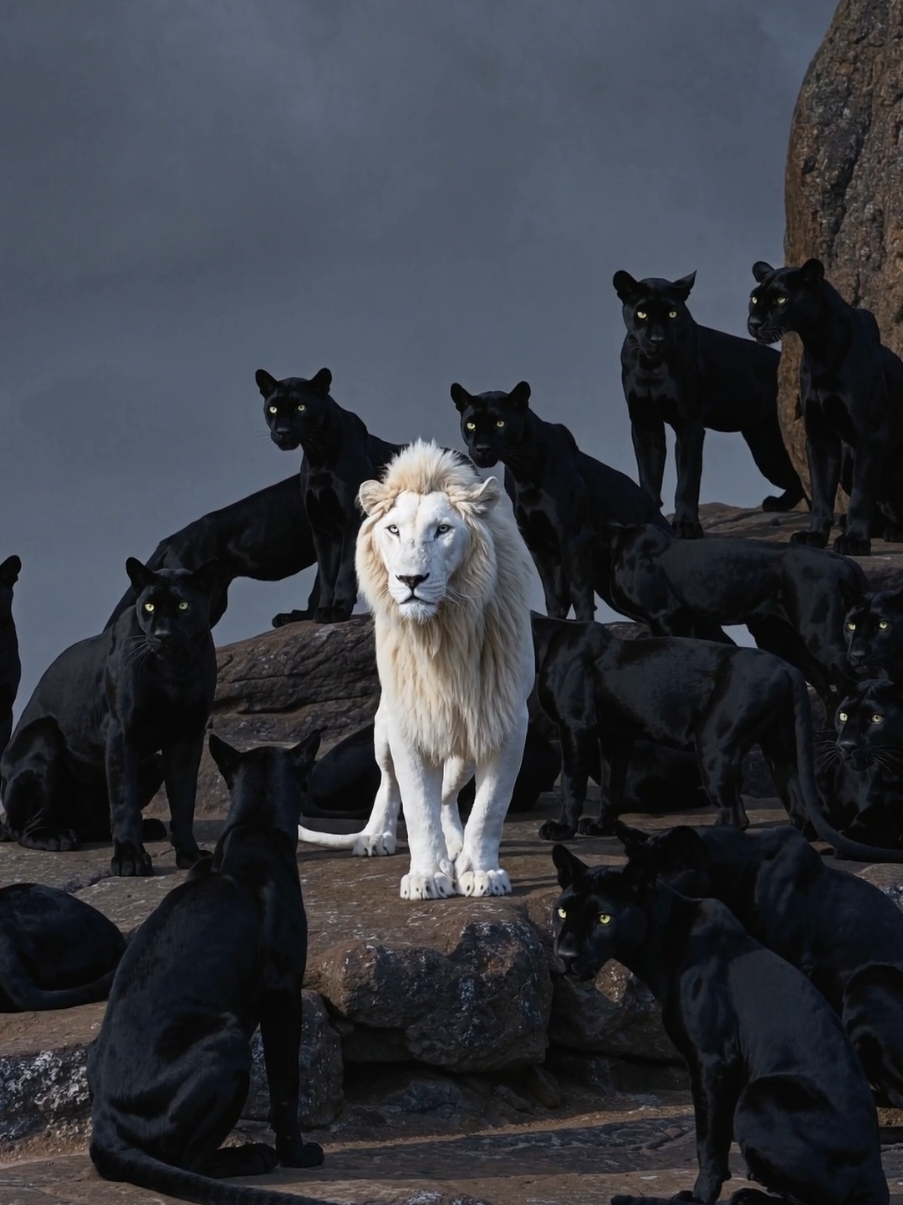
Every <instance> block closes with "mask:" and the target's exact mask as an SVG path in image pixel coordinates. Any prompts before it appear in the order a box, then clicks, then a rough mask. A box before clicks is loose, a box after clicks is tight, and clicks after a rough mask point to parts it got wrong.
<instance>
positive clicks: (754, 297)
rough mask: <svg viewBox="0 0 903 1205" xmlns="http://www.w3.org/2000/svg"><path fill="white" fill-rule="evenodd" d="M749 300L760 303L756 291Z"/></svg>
mask: <svg viewBox="0 0 903 1205" xmlns="http://www.w3.org/2000/svg"><path fill="white" fill-rule="evenodd" d="M749 300H750V301H751V302H752V304H753V305H758V304H759V299H758V297H757V296H756V295H755V293H753V295H752V296H751V297H750V299H749Z"/></svg>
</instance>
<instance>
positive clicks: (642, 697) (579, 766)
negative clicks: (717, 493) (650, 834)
mask: <svg viewBox="0 0 903 1205" xmlns="http://www.w3.org/2000/svg"><path fill="white" fill-rule="evenodd" d="M533 639H534V644H535V648H536V663H537V672H538V674H539V683H538V692H539V702H540V704H541V706H542V708H543V711H545V713H546V714H547V715H548V716H549V717H550V719H552V720H553V721H554V722H555V723H556V724H557V725H558V733H559V737H560V740H561V795H562V800H561V813H560V815H559V817H558V819H557V820H547V821H546V822H545V824H543V825H542V827H541V828H540V830H539V835H540V837H542V838H543V839H544V840H546V841H557V840H562V839H563V840H567V839H568V838H570V837H573V836H574V835H575V834H576V833H577V832H578V831H579V832H582V833H586V834H594V835H604V834H608V833H610V832H611V831H612V824H613V822H614V820H615V818H616V817H617V815H618V813H619V812H620V811H622V810H623V803H622V795H623V785H622V784H623V782H624V778H625V775H626V772H627V765H628V761H629V758H630V752H631V745H632V742H633V740H634V739H635V738H636V737H639V736H643V737H646V738H647V739H649V738H651V739H653V740H656V741H662V742H664V743H666V744H670V745H673V746H674V747H676V748H678V749H680V748H684V747H686V746H687V745H689V744H691V743H692V745H693V746H694V747H695V750H696V756H697V759H698V762H699V773H700V777H701V779H702V785H703V788H704V789H705V791H706V794H707V795H708V797H709V799H711V801H712V803H713V804H714V805H715V807H716V808H717V809H718V823H719V824H733V825H736V827H738V828H746V827H747V825H748V824H749V820H748V818H747V815H746V811H745V809H744V807H743V801H742V799H741V796H740V786H741V763H742V759H743V756H744V754H745V753H746V752H747V750H748V749H749V748H750V747H751V746H752V745H753V744H758V745H759V746H760V748H761V750H762V753H763V755H764V757H765V760H766V762H767V763H768V766H769V769H770V770H771V775H772V778H773V780H774V784H775V788H776V790H777V793H778V795H779V796H780V799H781V802H782V803H783V805H784V807H785V808H786V809H787V812H788V814H789V816H790V819H791V822H792V823H793V824H794V825H795V826H796V827H797V828H799V829H802V830H808V829H809V828H810V826H813V827H814V830H815V832H817V833H818V835H819V836H820V837H821V838H822V840H824V841H827V842H828V843H829V844H830V845H832V846H833V848H834V849H835V850H839V851H840V852H841V853H843V854H844V855H845V856H846V857H850V858H855V859H865V860H868V861H875V862H898V861H903V853H894V852H892V851H890V850H884V849H876V848H873V847H872V846H868V845H864V844H862V843H860V842H857V841H855V840H853V839H851V838H849V837H845V836H841V834H840V833H838V832H837V831H836V830H835V829H834V828H833V827H832V825H831V823H830V821H829V819H828V817H827V815H826V814H825V812H824V808H823V804H822V801H821V799H820V797H819V795H818V791H817V789H816V785H815V768H814V764H813V756H812V744H813V738H812V712H811V707H810V704H809V695H808V693H807V690H806V682H805V679H804V678H803V676H802V674H801V673H800V672H799V671H798V670H795V669H794V668H793V667H792V666H790V665H788V664H787V663H786V662H785V661H782V660H781V659H780V658H779V657H775V656H774V655H773V654H772V653H766V652H764V651H762V650H761V649H750V648H737V646H736V645H729V644H718V643H716V642H715V641H712V640H689V639H686V638H681V637H677V638H670V639H650V640H618V639H616V637H614V636H613V635H612V634H611V633H610V632H608V631H607V630H606V629H605V628H604V627H603V626H602V624H598V623H578V622H576V621H574V620H561V619H537V618H534V620H533ZM600 733H601V734H604V738H605V739H604V742H603V741H602V740H600ZM597 750H598V751H599V752H600V753H601V756H602V758H603V760H606V761H607V762H608V764H609V766H610V771H611V778H610V783H609V788H608V792H607V798H603V802H602V811H601V814H600V817H599V820H597V821H596V820H591V819H590V818H589V817H585V818H584V819H583V820H580V813H581V811H582V809H583V804H584V801H585V799H586V782H587V776H588V774H589V771H590V767H591V765H592V763H593V759H594V757H596V756H597V755H598V754H597Z"/></svg>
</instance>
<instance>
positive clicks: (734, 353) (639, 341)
mask: <svg viewBox="0 0 903 1205" xmlns="http://www.w3.org/2000/svg"><path fill="white" fill-rule="evenodd" d="M695 280H696V273H695V272H691V273H690V275H689V276H684V277H682V278H681V279H680V280H660V279H658V278H656V277H651V278H648V279H646V280H634V278H633V277H632V276H631V275H630V274H629V273H628V272H623V271H621V272H615V274H614V279H613V281H612V283H613V284H614V287H615V292H616V293H617V294H618V297H620V299H621V301H622V303H623V309H622V313H623V316H624V325H625V326H626V327H627V335H626V337H625V339H624V343H623V345H622V347H621V381H622V383H623V386H624V396H625V397H626V399H627V409H628V412H629V414H630V430H631V434H632V436H633V447H634V451H635V452H636V461H637V469H638V471H639V475H640V485H642V486H643V488H644V489H645V490H646V491H647V493H649V494H650V495H651V496H652V497H653V498H654V499H655V500H656V503H657V505H658V506H661V504H662V478H663V476H664V471H665V455H666V445H665V424H666V423H667V424H668V426H669V427H671V429H672V430H673V431H674V435H675V440H676V444H675V458H676V461H677V489H676V491H675V495H674V508H675V514H674V520H673V522H674V531H675V534H676V535H677V536H679V537H680V538H682V539H691V538H692V539H698V538H699V537H701V536H702V534H703V533H702V527H701V525H700V523H699V485H700V481H701V479H702V451H703V441H704V439H705V433H706V429H708V430H710V431H739V432H740V434H741V435H742V436H743V438H744V439H745V440H746V443H747V445H748V447H749V450H750V452H752V456H753V460H754V461H755V462H756V467H757V468H758V469H759V472H760V473H762V475H763V476H764V477H766V478H767V479H768V480H769V481H771V482H772V483H773V484H774V485H776V486H778V488H779V489H781V490H783V493H782V494H781V496H780V497H777V498H776V497H773V496H771V495H769V497H767V498H766V499H765V500H764V501H763V503H762V509H763V510H792V509H793V508H794V506H796V504H797V503H798V502H799V501H800V500H801V499H802V498H803V496H804V494H803V486H802V482H801V481H800V479H799V476H798V475H797V472H796V470H795V469H794V467H793V465H792V463H791V461H790V457H789V455H788V454H787V449H786V447H785V446H784V440H783V437H782V435H781V427H780V423H779V422H778V361H779V360H780V356H779V355H778V353H777V352H776V351H772V350H771V348H766V347H761V346H759V345H758V344H756V343H750V341H749V340H748V339H739V338H737V336H736V335H729V334H726V333H725V332H724V331H716V330H712V329H711V328H710V327H707V326H700V325H699V324H698V323H697V322H695V321H694V319H693V316H692V314H691V313H690V311H689V310H688V309H687V298H688V297H689V296H690V290H691V289H692V288H693V282H694V281H695Z"/></svg>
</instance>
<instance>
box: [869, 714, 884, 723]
mask: <svg viewBox="0 0 903 1205" xmlns="http://www.w3.org/2000/svg"><path fill="white" fill-rule="evenodd" d="M872 723H873V724H883V723H884V716H883V715H879V714H878V712H877V711H876V712H875V714H874V715H873V716H872Z"/></svg>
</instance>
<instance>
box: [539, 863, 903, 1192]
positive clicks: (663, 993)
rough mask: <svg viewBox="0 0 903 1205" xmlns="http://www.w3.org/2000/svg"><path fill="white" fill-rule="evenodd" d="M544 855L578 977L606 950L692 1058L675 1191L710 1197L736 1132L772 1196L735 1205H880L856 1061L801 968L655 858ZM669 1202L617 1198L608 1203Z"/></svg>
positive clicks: (559, 926)
mask: <svg viewBox="0 0 903 1205" xmlns="http://www.w3.org/2000/svg"><path fill="white" fill-rule="evenodd" d="M552 852H553V858H554V861H555V865H556V867H557V870H558V882H559V884H560V886H561V887H562V888H563V891H562V894H561V895H560V896H559V897H558V899H557V900H556V902H555V905H554V907H553V912H552V918H553V927H554V932H555V953H556V955H557V957H558V959H559V960H560V962H561V963H562V964H563V965H564V966H565V967H566V969H567V973H568V974H571V975H574V976H576V977H577V978H579V979H592V978H593V977H594V976H595V975H596V974H597V973H598V971H599V970H600V969H601V968H602V967H603V966H604V965H605V964H606V963H607V962H608V961H609V960H610V959H612V958H614V959H617V961H618V962H620V963H621V964H622V965H623V966H625V967H627V969H628V970H630V971H632V972H633V973H634V974H635V975H636V976H637V978H639V979H640V980H641V982H642V983H644V984H645V985H646V987H647V988H648V989H649V990H650V991H651V992H652V994H653V995H654V996H655V998H656V1000H657V1001H658V1002H659V1004H660V1005H661V1010H662V1023H663V1025H664V1028H665V1032H666V1033H667V1034H668V1036H669V1037H670V1039H671V1041H672V1042H673V1043H674V1045H675V1046H676V1047H677V1049H678V1051H679V1052H680V1055H681V1057H682V1058H683V1059H684V1061H685V1062H686V1064H687V1069H688V1071H689V1073H690V1084H691V1089H692V1093H693V1112H694V1115H695V1123H696V1154H697V1163H698V1167H699V1174H698V1175H697V1177H696V1183H695V1184H694V1186H693V1189H692V1192H691V1193H688V1194H682V1196H683V1197H684V1198H685V1199H686V1200H687V1201H688V1202H690V1203H691V1205H714V1202H715V1201H717V1199H718V1197H719V1194H720V1192H721V1188H722V1185H723V1184H724V1182H725V1181H726V1180H728V1179H730V1176H731V1172H730V1167H729V1154H730V1147H731V1141H732V1140H736V1142H737V1143H738V1145H739V1147H740V1151H741V1153H742V1155H743V1158H744V1159H745V1161H746V1165H747V1167H748V1169H749V1177H750V1179H753V1180H755V1181H756V1182H757V1183H759V1184H761V1185H762V1188H763V1189H765V1190H767V1192H771V1193H775V1194H776V1195H775V1196H767V1195H766V1193H765V1192H760V1191H757V1190H750V1189H745V1190H741V1192H739V1193H737V1194H736V1195H735V1196H734V1197H733V1198H731V1202H732V1205H741V1202H742V1203H743V1205H751V1203H752V1202H756V1205H766V1203H771V1205H790V1202H794V1203H795V1205H887V1201H888V1190H887V1182H886V1180H885V1178H884V1172H883V1170H882V1167H881V1149H880V1146H879V1136H878V1120H877V1117H876V1114H875V1107H874V1104H873V1103H872V1097H871V1093H870V1092H869V1087H868V1083H867V1082H866V1078H865V1075H864V1073H863V1070H862V1065H861V1064H860V1062H859V1059H858V1058H857V1057H856V1054H855V1052H854V1050H853V1048H852V1046H851V1045H850V1040H849V1038H848V1037H847V1034H846V1032H845V1031H844V1028H843V1026H842V1025H841V1023H840V1020H839V1018H838V1017H837V1016H836V1015H835V1013H834V1012H833V1011H832V1010H831V1008H830V1007H829V1005H828V1003H827V1001H826V1000H825V999H824V998H823V996H822V995H821V994H820V993H819V992H818V990H817V989H816V988H815V987H814V986H813V985H812V984H811V983H809V982H808V981H807V980H806V978H805V976H804V975H802V974H801V973H800V972H799V971H798V970H797V969H796V968H795V967H793V966H791V965H790V963H788V962H785V961H784V959H783V958H780V957H778V955H777V954H774V953H772V951H771V950H768V949H766V948H765V947H764V946H761V945H760V944H759V943H758V942H757V941H755V940H753V938H752V937H750V936H749V934H748V933H747V932H746V930H745V929H744V928H743V926H742V925H741V924H740V922H739V921H738V920H737V919H736V918H735V917H734V915H733V914H732V913H731V912H730V911H729V910H728V909H727V908H726V907H725V906H724V904H722V903H721V902H720V901H719V900H712V899H706V900H698V899H688V898H687V897H686V896H683V895H679V894H678V893H677V892H676V891H675V890H674V889H673V888H672V887H669V886H668V885H667V884H665V883H662V882H658V881H656V867H655V862H654V860H652V859H649V860H646V859H643V858H637V859H635V860H634V859H631V860H630V861H629V862H628V864H627V866H626V867H623V868H622V869H618V870H615V869H612V868H611V867H597V868H594V869H591V868H590V867H589V866H587V865H585V864H584V863H583V862H581V861H580V859H579V858H575V857H574V856H573V854H571V853H570V852H569V851H568V850H567V849H566V848H565V846H563V845H556V846H555V848H554V850H553V851H552ZM664 1200H665V1199H664V1198H655V1197H630V1196H616V1197H614V1198H613V1199H612V1205H664ZM672 1200H673V1198H672ZM669 1205H670V1203H669Z"/></svg>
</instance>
